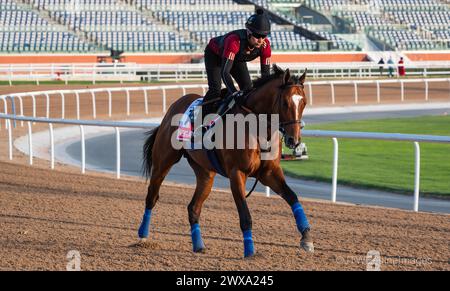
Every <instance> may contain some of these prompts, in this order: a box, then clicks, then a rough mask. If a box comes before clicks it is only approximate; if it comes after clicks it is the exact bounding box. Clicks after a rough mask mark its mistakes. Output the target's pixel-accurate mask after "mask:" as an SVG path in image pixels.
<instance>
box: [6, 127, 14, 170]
mask: <svg viewBox="0 0 450 291" xmlns="http://www.w3.org/2000/svg"><path fill="white" fill-rule="evenodd" d="M7 121H8V153H9V160H10V161H12V159H13V147H12V126H11V120H10V119H8V120H7Z"/></svg>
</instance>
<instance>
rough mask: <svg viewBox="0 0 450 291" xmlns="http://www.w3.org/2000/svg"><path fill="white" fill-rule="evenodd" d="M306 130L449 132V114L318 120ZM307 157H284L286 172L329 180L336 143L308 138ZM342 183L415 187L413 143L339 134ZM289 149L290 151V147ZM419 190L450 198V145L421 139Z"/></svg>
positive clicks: (398, 189) (407, 189) (408, 189)
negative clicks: (302, 159) (375, 118)
mask: <svg viewBox="0 0 450 291" xmlns="http://www.w3.org/2000/svg"><path fill="white" fill-rule="evenodd" d="M307 129H321V130H341V131H366V132H388V133H409V134H428V135H446V136H450V116H424V117H416V118H396V119H383V120H362V121H355V122H335V123H330V124H317V125H311V126H308V127H307ZM304 141H305V143H306V145H307V147H308V155H309V160H305V161H299V162H292V161H284V162H282V167H283V169H284V171H285V173H286V174H288V175H291V176H297V177H301V178H307V179H313V180H319V181H329V182H331V176H332V161H333V142H332V140H331V139H329V138H327V139H324V138H306V137H305V138H304ZM338 141H339V170H338V183H339V184H345V185H352V186H357V187H364V188H377V189H382V190H388V191H394V192H399V193H405V194H412V193H413V191H414V144H413V143H412V142H390V141H376V140H351V139H338ZM286 152H287V151H286ZM420 152H421V168H420V171H421V172H420V173H421V174H420V194H421V195H433V196H446V197H450V144H432V143H420Z"/></svg>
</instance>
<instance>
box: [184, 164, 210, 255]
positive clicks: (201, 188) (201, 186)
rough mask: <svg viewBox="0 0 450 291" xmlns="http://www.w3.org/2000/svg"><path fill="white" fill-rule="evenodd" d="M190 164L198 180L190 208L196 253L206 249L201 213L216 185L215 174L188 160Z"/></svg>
mask: <svg viewBox="0 0 450 291" xmlns="http://www.w3.org/2000/svg"><path fill="white" fill-rule="evenodd" d="M188 162H189V164H190V165H191V167H192V169H193V170H194V172H195V176H196V178H197V186H196V187H195V192H194V196H193V197H192V200H191V202H190V203H189V206H188V213H189V223H190V225H191V238H192V248H193V251H194V252H196V253H197V252H202V251H203V250H204V249H205V244H204V243H203V240H202V236H201V232H200V224H199V219H200V213H201V211H202V206H203V202H205V200H206V199H207V198H208V196H209V193H210V192H211V188H212V185H213V183H214V177H215V175H216V173H215V172H212V171H209V170H207V169H205V168H203V167H201V166H200V165H199V164H197V163H196V162H194V161H193V160H192V159H188Z"/></svg>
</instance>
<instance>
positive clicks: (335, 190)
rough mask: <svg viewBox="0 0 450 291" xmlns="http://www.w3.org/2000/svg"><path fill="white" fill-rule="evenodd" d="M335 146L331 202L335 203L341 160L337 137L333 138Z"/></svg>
mask: <svg viewBox="0 0 450 291" xmlns="http://www.w3.org/2000/svg"><path fill="white" fill-rule="evenodd" d="M333 146H334V154H333V180H332V189H331V201H332V202H333V203H335V202H336V192H337V175H338V159H339V145H338V140H337V138H335V137H333Z"/></svg>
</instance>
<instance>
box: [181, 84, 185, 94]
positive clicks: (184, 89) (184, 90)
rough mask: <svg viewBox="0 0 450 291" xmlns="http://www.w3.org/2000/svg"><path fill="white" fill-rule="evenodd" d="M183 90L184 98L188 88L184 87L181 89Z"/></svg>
mask: <svg viewBox="0 0 450 291" xmlns="http://www.w3.org/2000/svg"><path fill="white" fill-rule="evenodd" d="M181 88H182V89H183V96H185V95H186V88H185V87H184V86H182V87H181Z"/></svg>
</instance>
